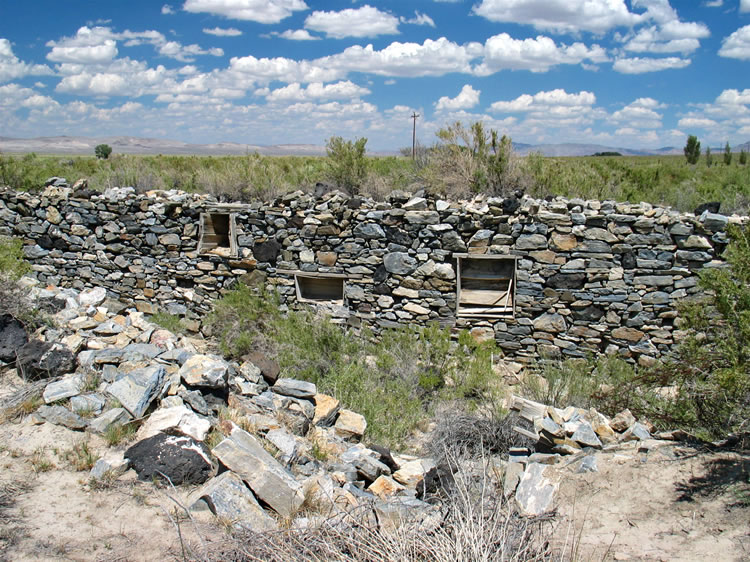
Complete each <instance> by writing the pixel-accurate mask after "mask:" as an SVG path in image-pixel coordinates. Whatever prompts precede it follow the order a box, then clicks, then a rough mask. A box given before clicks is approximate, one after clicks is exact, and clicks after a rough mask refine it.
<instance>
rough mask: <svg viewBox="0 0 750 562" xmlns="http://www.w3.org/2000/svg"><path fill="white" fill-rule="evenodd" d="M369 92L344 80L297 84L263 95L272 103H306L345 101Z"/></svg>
mask: <svg viewBox="0 0 750 562" xmlns="http://www.w3.org/2000/svg"><path fill="white" fill-rule="evenodd" d="M369 93H370V90H368V89H367V88H363V87H361V86H358V85H356V84H354V83H353V82H351V81H349V80H346V81H342V82H336V83H334V84H326V85H324V84H323V83H322V82H313V83H312V84H309V85H308V86H307V87H303V86H301V85H300V84H299V83H298V82H294V83H293V84H289V85H288V86H284V87H283V88H278V89H276V90H273V91H270V92H268V93H266V94H265V96H266V99H267V100H268V101H272V102H285V101H307V100H337V99H338V100H347V99H356V98H359V97H361V96H364V95H367V94H369Z"/></svg>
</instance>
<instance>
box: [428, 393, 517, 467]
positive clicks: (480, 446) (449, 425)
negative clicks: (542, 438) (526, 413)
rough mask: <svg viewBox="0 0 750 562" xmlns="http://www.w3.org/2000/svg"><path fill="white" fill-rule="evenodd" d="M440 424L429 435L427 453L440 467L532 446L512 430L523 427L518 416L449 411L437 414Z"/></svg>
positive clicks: (451, 408)
mask: <svg viewBox="0 0 750 562" xmlns="http://www.w3.org/2000/svg"><path fill="white" fill-rule="evenodd" d="M436 417H437V419H438V421H437V424H436V426H435V429H434V430H433V431H432V433H431V434H430V437H429V440H428V442H427V450H428V451H429V452H430V455H431V456H432V457H433V458H434V459H436V460H437V461H438V463H439V464H441V463H444V462H448V461H451V462H453V461H452V459H455V458H458V459H465V458H472V459H476V458H481V457H483V456H484V455H492V454H504V453H507V452H508V451H509V450H510V448H511V447H524V446H530V445H532V441H531V440H530V439H528V438H527V437H524V436H523V435H521V434H520V433H517V432H516V431H514V430H513V426H515V425H522V424H523V420H521V419H520V418H519V417H518V416H517V415H515V414H506V413H504V412H499V413H491V414H486V413H480V412H467V411H462V410H461V409H459V408H455V407H450V408H448V407H446V408H444V411H443V412H439V413H438V414H437V416H436Z"/></svg>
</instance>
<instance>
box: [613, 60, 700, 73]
mask: <svg viewBox="0 0 750 562" xmlns="http://www.w3.org/2000/svg"><path fill="white" fill-rule="evenodd" d="M689 65H690V59H681V58H679V57H665V58H641V57H633V58H627V57H623V58H618V59H617V60H616V61H615V63H614V64H613V65H612V68H613V69H614V70H616V71H617V72H620V73H622V74H643V73H645V72H657V71H660V70H668V69H675V68H685V67H686V66H689Z"/></svg>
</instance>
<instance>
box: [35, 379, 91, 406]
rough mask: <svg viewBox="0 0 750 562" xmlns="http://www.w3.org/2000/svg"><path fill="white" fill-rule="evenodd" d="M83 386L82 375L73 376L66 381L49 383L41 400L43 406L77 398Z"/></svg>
mask: <svg viewBox="0 0 750 562" xmlns="http://www.w3.org/2000/svg"><path fill="white" fill-rule="evenodd" d="M83 385H84V381H83V375H74V376H72V377H69V378H67V379H62V380H59V381H55V382H51V383H49V384H48V385H47V387H46V388H45V389H44V393H43V394H42V398H44V403H45V404H50V403H52V402H57V401H58V400H64V399H65V398H70V397H71V396H77V395H78V394H80V393H81V390H82V389H83Z"/></svg>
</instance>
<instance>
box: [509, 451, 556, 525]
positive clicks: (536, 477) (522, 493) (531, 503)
mask: <svg viewBox="0 0 750 562" xmlns="http://www.w3.org/2000/svg"><path fill="white" fill-rule="evenodd" d="M546 469H547V465H544V464H539V463H531V464H529V466H527V467H526V470H525V471H524V473H523V475H522V476H521V481H520V482H519V483H518V488H517V489H516V503H517V504H518V507H519V509H520V510H521V514H522V515H529V516H538V515H542V514H544V513H546V512H548V511H550V510H551V509H552V506H553V503H554V501H555V493H556V492H557V488H558V485H557V484H554V483H553V482H552V481H551V480H549V479H548V478H546V477H545V476H544V472H545V470H546Z"/></svg>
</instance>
